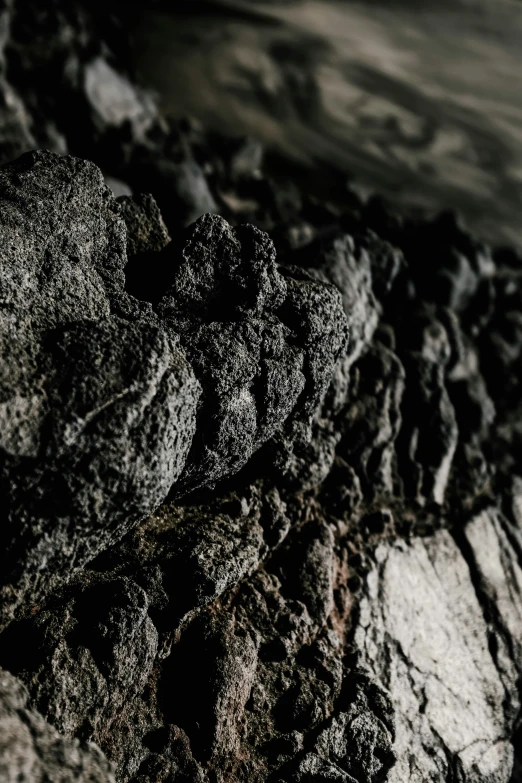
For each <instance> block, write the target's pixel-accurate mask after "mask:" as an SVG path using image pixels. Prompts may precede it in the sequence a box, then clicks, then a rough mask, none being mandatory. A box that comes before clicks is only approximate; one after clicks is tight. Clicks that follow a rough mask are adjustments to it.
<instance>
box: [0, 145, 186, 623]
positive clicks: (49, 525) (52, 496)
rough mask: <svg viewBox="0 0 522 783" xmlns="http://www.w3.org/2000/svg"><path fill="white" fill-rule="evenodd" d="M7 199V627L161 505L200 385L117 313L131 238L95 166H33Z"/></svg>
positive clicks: (168, 347)
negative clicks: (10, 620)
mask: <svg viewBox="0 0 522 783" xmlns="http://www.w3.org/2000/svg"><path fill="white" fill-rule="evenodd" d="M0 199H3V201H2V227H1V232H2V238H3V247H4V250H3V257H2V268H1V272H0V275H1V279H0V285H1V291H2V301H3V305H4V306H3V309H2V314H1V316H0V335H1V338H0V339H1V344H2V354H3V362H2V372H1V376H0V379H1V395H2V396H1V404H0V417H1V420H2V423H3V427H2V437H1V448H2V452H1V468H0V470H1V474H2V482H3V485H2V490H1V494H2V515H3V519H2V542H3V552H2V573H3V576H2V588H1V594H2V622H5V621H6V619H7V618H9V617H11V616H12V614H13V612H15V611H16V610H17V609H18V608H19V607H20V606H21V604H22V603H23V602H25V601H27V600H30V601H32V602H33V603H38V601H40V600H41V599H42V598H43V597H44V595H45V594H46V593H47V592H48V591H49V589H51V587H52V585H54V584H56V583H57V581H60V580H63V579H64V578H65V577H66V574H70V573H72V572H73V571H74V569H76V568H78V567H80V566H81V565H83V564H84V563H85V562H87V561H88V560H89V559H91V558H92V557H94V556H95V555H96V554H97V553H98V552H100V551H101V550H102V549H103V548H104V547H106V546H107V545H108V544H109V543H111V542H113V541H114V540H116V539H117V538H118V537H121V536H122V535H123V534H124V533H125V532H126V531H127V530H128V529H129V527H131V526H132V525H133V524H135V523H136V522H138V521H139V520H140V519H142V518H143V517H144V516H146V515H147V513H150V511H152V510H153V509H154V508H155V507H156V506H157V505H158V504H159V503H160V502H161V500H162V499H163V498H164V497H165V495H166V494H167V493H168V491H169V489H170V487H171V485H172V484H173V483H174V481H175V480H176V478H177V477H178V476H179V474H180V472H181V470H182V468H183V465H184V462H185V458H186V455H187V453H188V450H189V448H190V445H191V442H192V437H193V434H194V426H195V408H196V403H197V399H198V396H199V387H198V384H197V382H196V380H195V378H194V376H193V374H192V371H191V369H190V367H189V366H188V365H187V363H186V361H185V360H184V359H183V357H182V356H181V355H180V354H179V352H178V351H177V350H176V348H175V346H174V345H173V342H172V340H171V339H170V338H169V337H168V335H167V334H166V333H165V332H164V331H163V330H162V329H161V328H158V327H154V326H153V325H148V324H145V323H144V324H143V325H139V324H131V323H128V322H126V321H123V320H122V319H121V318H119V317H116V315H112V314H111V311H112V312H114V311H115V312H116V313H119V312H121V311H122V310H129V307H126V305H127V304H128V303H129V302H131V303H132V300H131V298H130V297H129V296H128V295H127V294H126V293H125V291H124V288H123V283H124V276H123V266H124V264H125V262H126V250H125V243H126V232H125V225H124V223H123V221H122V220H121V218H120V216H119V212H118V205H117V204H116V202H115V201H114V200H113V198H112V196H111V195H110V194H109V192H108V190H107V189H106V187H105V185H104V183H103V178H102V177H101V173H100V171H99V170H98V169H97V168H96V167H95V166H93V165H92V164H88V163H85V162H83V161H78V160H76V159H73V158H61V157H59V156H56V155H52V154H51V153H31V154H28V155H27V156H25V157H23V158H21V159H20V160H19V161H17V162H16V163H15V164H12V165H10V166H7V167H4V169H3V170H2V171H1V172H0ZM18 237H23V239H22V241H21V242H18V240H17V238H18ZM130 309H131V310H132V307H131V308H130ZM136 310H137V311H138V312H140V310H139V308H135V310H134V312H136ZM80 466H81V467H80ZM116 496H119V498H120V500H119V501H118V505H119V512H117V513H116V514H114V511H115V506H114V503H115V498H116Z"/></svg>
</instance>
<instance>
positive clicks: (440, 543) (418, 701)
mask: <svg viewBox="0 0 522 783" xmlns="http://www.w3.org/2000/svg"><path fill="white" fill-rule="evenodd" d="M359 611H360V617H359V621H358V625H357V629H356V631H355V645H356V648H357V651H358V664H359V665H360V666H361V667H362V668H364V669H366V670H367V671H368V672H369V673H370V674H371V675H372V676H373V677H374V678H375V679H376V681H377V682H378V683H379V684H380V685H381V686H382V687H384V688H385V689H386V690H388V691H389V693H390V697H391V701H392V704H393V708H394V711H395V723H396V738H395V744H394V748H395V752H396V754H397V763H396V764H395V766H394V767H392V770H391V772H390V775H389V777H388V780H390V781H401V783H404V781H421V780H422V781H424V780H426V778H427V777H429V779H430V780H433V781H445V780H447V779H448V776H449V775H451V774H452V771H451V770H457V771H458V774H459V775H460V776H461V778H462V779H463V780H466V781H470V782H471V781H499V783H500V781H509V779H510V774H511V767H512V759H513V748H512V746H511V744H510V742H509V740H508V739H506V738H507V737H509V736H510V732H511V730H512V722H511V721H512V715H511V714H510V712H511V711H510V710H509V711H508V714H506V713H505V709H504V704H505V689H504V685H503V682H502V678H501V674H500V673H499V671H498V669H497V667H496V665H495V661H494V660H493V658H492V656H491V652H490V649H489V647H488V633H487V625H486V621H485V619H484V614H483V610H482V607H481V605H480V603H479V600H478V598H477V595H476V593H475V589H474V584H473V581H472V577H471V574H470V570H469V567H468V565H467V563H466V560H465V559H464V557H463V556H462V554H461V552H460V550H459V548H458V547H457V545H456V544H455V542H454V540H453V539H452V537H451V536H450V535H449V534H448V533H447V532H446V531H441V532H439V533H437V534H436V535H435V536H433V537H432V538H429V539H426V540H422V539H413V540H412V541H411V542H410V543H408V544H406V543H397V544H395V545H391V546H390V545H382V546H381V547H380V548H379V549H378V550H377V552H376V564H375V566H374V568H373V570H372V571H371V572H370V573H369V575H368V579H367V582H366V586H365V589H364V596H363V598H362V600H361V603H360V609H359ZM510 697H511V698H513V697H514V692H513V690H512V691H511V694H510Z"/></svg>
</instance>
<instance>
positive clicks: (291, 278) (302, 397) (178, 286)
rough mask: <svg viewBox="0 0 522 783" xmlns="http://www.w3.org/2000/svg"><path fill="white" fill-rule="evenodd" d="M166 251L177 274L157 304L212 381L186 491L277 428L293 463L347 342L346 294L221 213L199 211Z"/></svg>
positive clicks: (281, 447)
mask: <svg viewBox="0 0 522 783" xmlns="http://www.w3.org/2000/svg"><path fill="white" fill-rule="evenodd" d="M171 248H172V252H169V251H170V249H171ZM165 256H166V258H168V263H169V264H170V268H171V269H172V270H173V274H172V283H171V285H170V287H169V289H168V291H167V293H166V294H165V296H164V297H163V299H161V301H160V302H159V304H158V306H157V312H158V314H159V316H160V318H161V319H162V320H163V322H164V323H166V324H167V325H168V326H169V327H170V328H171V329H173V330H174V331H175V332H176V333H177V334H179V336H180V344H181V346H182V347H183V349H184V351H185V353H186V355H187V357H188V358H189V360H190V361H191V363H192V365H193V367H194V370H195V373H196V376H197V378H198V380H199V381H200V383H201V384H202V387H203V390H204V391H203V400H202V403H203V404H202V406H201V408H200V410H199V414H198V436H197V438H196V440H195V442H194V445H193V448H192V451H191V455H190V458H189V464H188V465H187V469H186V471H185V474H184V476H183V477H182V479H181V481H180V485H179V487H178V489H179V491H186V490H187V489H188V488H196V487H198V486H201V485H202V484H203V483H205V484H208V483H209V482H212V481H216V480H218V479H220V478H222V477H223V476H225V475H226V474H228V473H230V472H236V471H237V470H239V469H240V468H241V467H243V465H244V464H245V463H246V462H247V460H248V459H249V458H250V457H251V455H252V454H253V452H254V451H255V450H257V449H258V448H259V447H260V446H261V445H263V444H264V443H266V442H267V441H269V440H270V438H272V437H273V436H276V439H275V442H276V443H277V447H276V448H277V449H278V451H279V457H278V460H279V464H280V465H281V469H282V470H286V471H287V472H288V471H289V462H288V459H289V457H288V455H289V454H290V453H291V452H292V450H293V448H294V445H295V444H299V445H306V444H307V442H309V441H310V439H311V425H312V422H313V420H314V418H315V416H316V415H317V413H318V410H319V408H320V405H321V402H322V400H323V399H324V396H325V394H326V391H327V389H328V386H329V384H330V380H331V376H332V373H333V369H334V367H335V364H336V362H337V361H338V359H339V357H340V356H341V353H342V351H343V349H344V347H345V343H346V322H345V318H344V315H343V312H342V309H341V303H340V297H339V296H338V295H337V293H336V292H335V291H334V289H333V288H332V287H331V286H328V285H325V284H323V283H318V282H315V281H314V280H313V279H312V278H309V277H308V276H303V275H302V274H293V273H292V271H290V270H287V269H284V270H283V269H281V270H280V269H278V267H277V266H276V263H275V250H274V247H273V244H272V242H271V241H270V239H269V237H268V236H267V235H266V234H264V233H263V232H261V231H259V230H258V229H256V228H254V227H253V226H248V225H247V226H239V227H238V228H237V229H232V228H231V227H230V226H229V225H228V224H227V222H226V221H225V220H223V218H220V217H218V216H216V215H207V216H205V217H203V218H201V219H200V220H198V221H197V222H196V223H195V224H194V225H193V226H192V227H191V228H190V229H189V231H188V233H187V235H186V238H185V239H184V243H183V246H182V248H181V250H179V249H178V248H177V247H176V246H175V245H171V246H170V247H169V248H167V250H166V251H165ZM283 272H284V274H283ZM278 432H281V435H278V434H277V433H278Z"/></svg>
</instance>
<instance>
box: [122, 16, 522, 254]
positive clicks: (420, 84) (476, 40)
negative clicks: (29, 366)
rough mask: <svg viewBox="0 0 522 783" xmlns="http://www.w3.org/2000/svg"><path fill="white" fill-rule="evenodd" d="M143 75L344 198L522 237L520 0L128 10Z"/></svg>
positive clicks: (168, 97) (185, 107) (181, 108)
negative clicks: (456, 213)
mask: <svg viewBox="0 0 522 783" xmlns="http://www.w3.org/2000/svg"><path fill="white" fill-rule="evenodd" d="M121 15H122V19H123V21H124V24H125V25H130V26H131V28H132V31H133V35H134V52H133V57H134V58H135V59H136V63H137V66H138V69H139V71H140V73H141V76H142V79H143V80H144V82H145V83H146V84H148V85H149V86H151V87H153V88H154V89H155V90H156V91H157V92H158V93H159V95H160V96H161V101H162V103H163V106H164V108H165V109H166V110H167V112H168V113H169V114H171V115H172V116H174V117H181V116H185V115H190V116H193V117H195V118H197V119H199V120H201V121H202V122H203V123H204V125H205V126H206V127H210V128H215V129H218V128H219V129H220V130H221V131H224V132H230V133H233V134H241V133H246V134H250V135H252V136H254V137H256V138H259V139H260V140H262V141H263V142H265V143H266V144H267V146H268V150H269V154H268V166H269V167H270V166H271V167H272V168H273V169H274V170H276V171H278V172H282V171H286V172H287V173H288V174H289V175H290V176H291V177H292V178H293V179H295V180H301V184H302V180H303V179H304V180H306V182H307V186H308V188H312V189H314V190H315V191H316V192H317V194H318V195H320V196H322V197H324V196H325V195H327V194H328V195H337V196H338V195H339V193H340V192H341V193H342V188H343V183H344V181H345V180H346V178H350V180H352V181H353V182H354V183H355V185H356V186H358V187H359V188H360V189H361V190H362V192H363V193H367V192H369V193H371V192H379V193H382V194H384V195H385V196H387V197H388V198H389V199H390V200H391V201H392V202H393V203H399V204H401V205H402V207H403V208H405V209H407V210H417V209H419V208H421V209H424V208H426V209H428V210H434V211H437V210H439V209H441V208H456V209H458V210H460V211H461V212H462V214H463V215H464V216H465V217H466V219H467V221H468V223H469V224H470V226H471V227H472V228H473V229H474V230H476V231H477V232H478V233H479V235H481V236H482V237H483V238H484V239H486V240H488V241H491V242H493V243H494V244H515V245H518V246H520V245H521V244H522V229H521V225H520V219H519V213H520V208H521V204H522V143H521V142H522V77H521V67H520V66H521V63H522V5H521V4H520V3H518V2H512V1H511V0H494V1H493V0H467V1H466V0H459V1H458V2H456V1H455V0H452V2H446V0H442V2H441V0H437V2H432V1H431V0H422V2H419V0H364V2H363V1H360V0H289V1H288V2H281V1H279V2H276V1H275V0H272V2H268V1H267V0H265V1H264V2H262V1H261V0H216V1H215V2H209V1H208V0H207V1H206V2H201V1H198V0H192V2H190V3H189V2H176V0H162V1H160V2H152V3H150V2H149V3H146V4H145V3H134V4H131V5H129V4H125V8H124V9H122V10H121Z"/></svg>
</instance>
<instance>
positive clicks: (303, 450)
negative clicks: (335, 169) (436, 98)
mask: <svg viewBox="0 0 522 783" xmlns="http://www.w3.org/2000/svg"><path fill="white" fill-rule="evenodd" d="M120 21H121V24H118V23H115V21H114V19H113V18H112V19H111V18H109V15H108V14H107V13H106V9H104V8H102V7H101V6H99V7H98V6H96V7H92V8H91V7H87V4H85V3H78V2H73V3H68V4H66V3H64V2H63V0H42V2H40V3H39V4H38V7H37V6H36V5H35V4H34V3H33V2H32V0H9V2H7V3H4V4H3V5H2V7H1V9H0V99H1V100H0V136H1V138H0V155H3V156H11V155H13V156H14V155H17V154H18V153H19V152H23V150H24V149H25V148H26V147H27V146H30V147H34V146H41V147H43V148H45V149H47V150H50V151H47V152H43V151H40V152H31V153H29V154H28V155H25V156H23V157H22V158H20V159H19V160H17V161H15V162H14V163H9V164H8V165H7V166H4V167H1V168H0V205H1V210H0V236H1V239H2V245H1V247H2V250H1V259H0V260H1V263H0V353H1V361H0V552H1V555H0V629H1V630H0V666H2V667H3V669H2V673H1V675H0V724H1V726H0V728H1V729H2V731H0V735H1V736H0V777H1V778H2V779H4V777H5V778H6V780H13V781H14V780H15V779H17V780H18V779H19V777H20V775H22V776H25V778H24V779H26V780H41V781H42V783H43V781H44V780H45V781H48V780H53V781H54V780H64V781H65V780H68V781H69V780H78V781H80V780H90V781H94V780H96V781H98V780H99V781H102V780H103V781H109V780H113V779H115V780H117V781H118V783H172V781H195V782H196V783H207V782H208V781H211V780H212V781H217V782H222V783H224V782H225V781H232V780H233V781H238V783H243V781H248V783H265V781H276V782H278V783H290V781H303V782H304V781H328V780H334V781H345V782H347V783H384V781H385V780H388V781H400V782H401V783H408V782H410V783H414V781H418V782H419V783H420V781H426V780H430V781H441V782H442V781H445V780H450V779H451V780H453V779H455V780H457V779H458V780H459V781H466V783H504V782H505V783H507V782H508V780H510V775H511V767H512V766H513V769H514V773H513V774H514V775H515V776H516V775H517V774H518V773H517V770H520V766H521V763H522V762H521V759H520V758H518V759H515V764H514V765H513V763H512V762H513V755H514V752H515V755H516V753H517V752H519V751H518V748H517V742H518V744H520V742H519V740H520V726H519V714H520V693H519V685H520V677H521V668H522V664H521V656H522V639H521V635H520V626H521V615H522V608H521V601H522V599H521V594H522V574H521V571H520V567H519V560H520V558H521V555H522V532H521V520H522V510H521V509H522V500H521V498H522V490H521V486H522V479H521V478H520V476H519V473H520V470H519V465H520V461H521V459H522V427H521V424H520V422H521V421H522V414H521V404H520V391H521V389H520V373H519V363H520V362H519V360H520V355H521V346H522V329H521V328H520V325H521V323H522V320H521V312H522V299H521V296H520V290H521V287H520V282H521V281H520V269H519V266H520V258H519V256H518V255H517V253H515V252H513V251H509V250H504V251H498V252H494V253H492V252H491V251H490V249H489V248H488V247H486V246H485V245H484V244H483V243H481V242H480V241H479V240H477V239H476V238H474V237H473V236H471V235H470V234H469V232H467V231H466V229H465V228H464V227H463V226H462V225H461V224H460V223H459V221H458V220H457V219H456V218H455V217H454V216H451V215H445V216H442V217H439V218H437V219H435V220H429V219H425V218H422V217H419V218H416V219H404V218H402V217H401V216H398V215H396V214H395V213H394V211H393V210H392V209H391V208H389V207H387V206H386V205H384V204H383V203H382V202H380V201H378V200H377V199H370V200H369V201H368V202H367V203H363V201H362V200H361V199H360V198H359V197H358V196H357V195H356V194H355V193H354V192H353V191H351V190H350V189H349V188H347V187H346V183H345V177H344V176H340V177H339V178H338V181H339V183H340V184H339V187H338V188H336V189H335V190H334V191H332V193H331V197H332V198H335V199H336V203H328V202H325V201H324V200H321V199H320V198H318V197H317V196H311V195H308V194H306V193H301V192H300V191H299V190H298V188H297V187H296V185H295V183H294V182H284V181H282V180H281V179H279V173H280V172H277V173H278V178H277V179H271V178H268V177H267V176H266V175H265V174H264V172H263V170H262V149H261V147H260V146H259V145H258V144H257V143H255V142H252V143H251V142H249V141H248V140H247V141H238V140H237V139H236V140H229V139H226V138H224V137H222V136H221V135H220V134H219V133H216V132H215V131H213V132H211V133H209V132H207V131H205V129H204V128H203V127H202V126H201V125H199V124H198V123H197V122H194V121H182V122H175V121H174V120H171V119H166V118H165V117H163V116H162V114H161V112H160V111H159V110H158V108H157V106H156V105H155V104H154V101H153V100H152V99H151V98H150V96H149V95H148V94H147V92H146V91H144V90H143V89H142V88H141V87H140V86H139V85H138V84H137V83H136V82H135V80H134V78H133V75H132V62H131V57H130V50H129V48H128V45H127V43H126V36H125V31H124V27H125V23H126V12H125V13H124V12H123V11H122V13H121V15H120ZM297 70H299V69H297ZM296 73H297V71H296ZM287 75H288V74H287ZM308 86H309V85H308ZM305 92H306V90H305ZM303 95H304V93H303ZM301 97H303V96H301ZM305 97H306V96H305ZM308 97H309V96H308ZM305 102H306V101H305ZM303 105H304V104H303ZM68 150H69V151H71V152H73V153H75V154H77V155H80V156H82V157H87V158H89V159H92V160H93V161H94V163H89V162H87V161H86V160H80V159H79V158H78V157H75V158H73V157H69V156H62V155H59V154H55V153H57V152H58V153H60V152H61V153H66V152H67V151H68ZM95 164H96V165H95ZM98 167H99V168H98ZM102 171H103V172H104V175H105V179H104V177H103V176H102V174H101V172H102ZM334 178H335V176H334V177H333V178H332V181H333V179H334ZM106 183H108V184H109V185H110V188H111V189H112V192H111V189H109V187H107V184H106ZM148 190H151V191H153V192H152V194H148V193H145V192H143V191H148ZM130 191H132V193H134V194H135V195H132V193H131V192H130ZM115 192H118V193H120V194H121V196H122V197H120V198H117V199H116V198H115V197H114V195H113V194H114V193H115ZM158 205H159V206H158ZM209 212H210V213H213V214H208V213H209ZM217 212H220V213H221V215H222V216H219V215H217V214H215V213H217ZM192 220H196V222H195V223H191V221H192ZM167 227H168V228H167ZM169 230H170V233H171V235H172V238H173V239H172V241H171V240H170V236H169ZM276 247H277V255H276V251H275V248H276ZM7 671H9V672H10V674H7ZM22 683H23V685H22ZM24 687H25V688H26V689H27V691H25V690H24ZM37 710H38V711H39V712H40V713H41V715H39V714H38V713H37ZM58 731H59V732H60V734H58V733H57V732H58ZM93 743H95V744H93ZM97 747H99V748H101V751H99V750H97ZM102 753H103V754H105V758H104V756H103V755H102ZM515 780H516V777H514V778H513V780H512V781H510V783H514V781H515Z"/></svg>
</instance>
